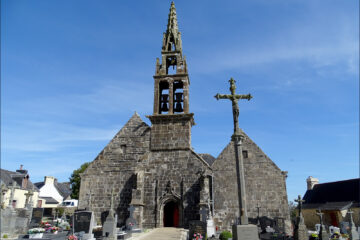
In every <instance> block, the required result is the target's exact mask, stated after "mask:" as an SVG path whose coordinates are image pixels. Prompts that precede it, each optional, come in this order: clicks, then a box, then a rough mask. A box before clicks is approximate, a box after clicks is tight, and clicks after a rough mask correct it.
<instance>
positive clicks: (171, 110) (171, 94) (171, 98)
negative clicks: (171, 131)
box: [168, 80, 174, 114]
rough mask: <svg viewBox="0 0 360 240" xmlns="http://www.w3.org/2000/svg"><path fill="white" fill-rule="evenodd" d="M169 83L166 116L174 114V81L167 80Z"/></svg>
mask: <svg viewBox="0 0 360 240" xmlns="http://www.w3.org/2000/svg"><path fill="white" fill-rule="evenodd" d="M168 82H169V112H168V114H173V113H174V81H172V80H170V81H169V80H168Z"/></svg>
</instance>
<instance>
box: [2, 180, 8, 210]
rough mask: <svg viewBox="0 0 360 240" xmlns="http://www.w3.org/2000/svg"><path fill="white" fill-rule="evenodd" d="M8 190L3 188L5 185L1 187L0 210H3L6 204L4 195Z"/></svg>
mask: <svg viewBox="0 0 360 240" xmlns="http://www.w3.org/2000/svg"><path fill="white" fill-rule="evenodd" d="M7 191H8V188H7V187H6V186H5V184H2V185H1V209H5V207H6V203H5V194H6V193H7Z"/></svg>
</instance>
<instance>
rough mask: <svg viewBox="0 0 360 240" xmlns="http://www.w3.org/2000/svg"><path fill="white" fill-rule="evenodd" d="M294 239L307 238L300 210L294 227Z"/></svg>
mask: <svg viewBox="0 0 360 240" xmlns="http://www.w3.org/2000/svg"><path fill="white" fill-rule="evenodd" d="M294 240H308V236H307V229H306V226H305V224H304V217H303V216H302V213H301V212H300V215H299V216H298V217H297V219H296V225H295V229H294Z"/></svg>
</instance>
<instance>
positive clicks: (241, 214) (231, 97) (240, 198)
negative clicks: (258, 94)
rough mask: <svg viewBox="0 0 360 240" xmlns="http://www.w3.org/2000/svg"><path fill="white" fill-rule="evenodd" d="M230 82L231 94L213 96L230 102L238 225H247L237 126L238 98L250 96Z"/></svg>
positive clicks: (239, 138) (232, 81)
mask: <svg viewBox="0 0 360 240" xmlns="http://www.w3.org/2000/svg"><path fill="white" fill-rule="evenodd" d="M229 82H230V92H231V94H219V93H218V94H216V95H215V98H216V99H217V100H219V99H229V100H230V101H231V103H232V110H233V120H234V134H233V135H232V137H231V140H232V141H233V142H234V148H235V160H236V175H237V186H238V201H239V221H240V225H247V224H248V223H249V220H248V215H247V209H246V191H245V175H244V166H243V165H244V164H243V158H242V148H241V144H242V140H243V139H244V136H243V135H242V134H241V132H240V128H239V106H238V100H239V99H247V100H250V99H251V98H252V96H251V95H250V94H247V95H238V94H236V93H235V90H236V86H235V80H234V79H233V78H231V79H230V80H229Z"/></svg>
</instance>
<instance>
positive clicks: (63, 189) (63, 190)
mask: <svg viewBox="0 0 360 240" xmlns="http://www.w3.org/2000/svg"><path fill="white" fill-rule="evenodd" d="M44 184H45V183H44V182H37V183H34V185H35V186H36V187H37V188H38V189H40V188H42V187H43V186H44ZM54 186H55V188H56V190H58V192H59V194H60V195H61V196H62V197H63V198H64V199H66V198H67V197H68V196H69V195H70V194H71V188H70V183H68V182H64V183H59V182H57V181H55V182H54Z"/></svg>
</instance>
